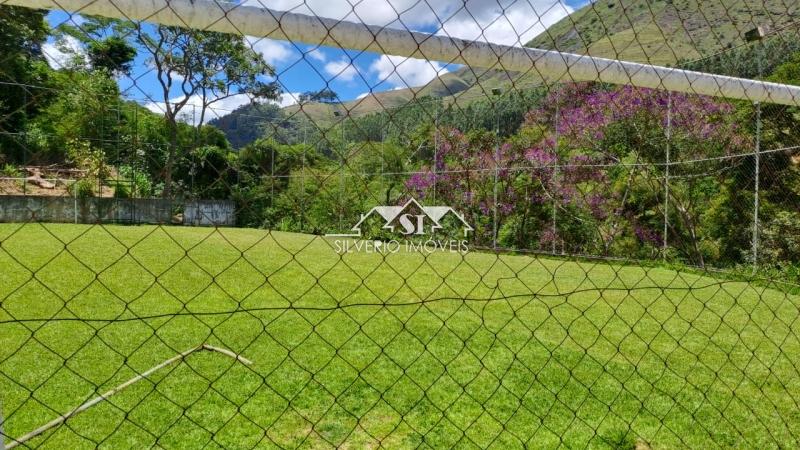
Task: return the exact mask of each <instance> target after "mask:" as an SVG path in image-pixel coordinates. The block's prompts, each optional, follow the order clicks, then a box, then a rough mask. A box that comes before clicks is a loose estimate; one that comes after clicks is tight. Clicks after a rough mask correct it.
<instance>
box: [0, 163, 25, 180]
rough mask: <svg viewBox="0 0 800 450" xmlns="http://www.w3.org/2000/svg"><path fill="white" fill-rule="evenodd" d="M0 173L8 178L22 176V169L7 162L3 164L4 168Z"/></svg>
mask: <svg viewBox="0 0 800 450" xmlns="http://www.w3.org/2000/svg"><path fill="white" fill-rule="evenodd" d="M0 175H2V176H4V177H7V178H21V177H22V171H21V170H19V169H18V168H17V166H15V165H13V164H5V165H3V168H2V170H0Z"/></svg>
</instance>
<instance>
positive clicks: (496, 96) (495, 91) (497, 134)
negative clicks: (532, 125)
mask: <svg viewBox="0 0 800 450" xmlns="http://www.w3.org/2000/svg"><path fill="white" fill-rule="evenodd" d="M502 94H503V91H502V90H501V89H498V88H495V89H492V95H494V101H493V102H492V112H493V113H494V120H495V143H494V189H493V192H492V195H493V197H494V208H493V211H492V213H493V215H494V217H493V218H492V219H493V222H494V225H493V227H492V230H493V231H492V248H493V249H497V231H498V230H497V227H498V219H497V198H498V192H497V187H498V186H497V184H498V183H499V180H500V166H499V162H500V113H499V111H498V110H497V102H498V101H499V99H500V96H501V95H502Z"/></svg>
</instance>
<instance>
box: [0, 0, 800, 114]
mask: <svg viewBox="0 0 800 450" xmlns="http://www.w3.org/2000/svg"><path fill="white" fill-rule="evenodd" d="M0 4H5V5H16V6H25V7H29V8H39V9H56V10H66V11H69V12H77V13H81V14H88V15H97V16H103V17H110V18H120V19H132V20H133V19H135V20H143V21H147V22H153V23H158V24H162V25H174V26H182V27H187V28H194V29H200V30H209V31H218V32H222V33H232V34H239V35H248V36H256V37H264V38H270V39H286V40H290V41H294V42H302V43H305V44H310V45H327V46H333V47H340V48H345V49H354V50H368V51H373V52H377V53H382V54H387V55H396V56H404V57H414V58H422V59H428V60H434V61H443V62H448V63H456V64H465V65H468V66H471V67H480V68H487V69H501V70H507V71H512V72H520V73H534V74H535V73H538V74H540V75H541V76H542V77H543V78H544V79H546V80H548V81H559V80H562V81H600V82H606V83H612V84H620V85H631V86H636V87H643V88H652V89H665V90H668V91H676V92H685V93H689V94H702V95H709V96H713V97H726V98H732V99H740V100H747V101H750V102H766V103H778V104H783V105H793V106H800V87H798V86H789V85H784V84H777V83H768V82H763V81H756V80H749V79H743V78H734V77H727V76H722V75H712V74H706V73H700V72H692V71H687V70H680V69H674V68H668V67H661V66H654V65H650V64H639V63H634V62H625V61H618V60H612V59H606V58H596V57H591V56H584V55H576V54H572V53H564V52H557V51H550V50H540V49H531V48H522V47H512V46H507V45H497V44H490V43H485V42H476V41H468V40H463V39H454V38H450V37H447V36H438V35H432V34H427V33H418V32H410V31H406V30H398V29H394V28H385V27H379V26H370V25H364V24H361V23H353V22H347V21H339V20H334V19H327V18H322V17H315V16H309V15H305V14H298V13H290V12H280V11H273V10H270V9H267V8H262V7H257V6H244V5H241V4H236V3H230V2H223V1H219V0H0Z"/></svg>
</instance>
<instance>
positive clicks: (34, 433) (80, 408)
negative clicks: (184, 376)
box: [0, 344, 253, 450]
mask: <svg viewBox="0 0 800 450" xmlns="http://www.w3.org/2000/svg"><path fill="white" fill-rule="evenodd" d="M198 350H208V351H211V352H216V353H221V354H223V355H225V356H228V357H230V358H233V359H235V360H236V361H239V362H241V363H243V364H246V365H248V366H249V365H252V364H253V362H252V361H250V360H249V359H247V358H245V357H243V356H241V355H238V354H236V353H234V352H232V351H230V350H226V349H224V348H219V347H214V346H211V345H208V344H203V345H199V346H197V347H193V348H190V349H189V350H186V351H185V352H182V353H179V354H177V355H175V356H173V357H172V358H170V359H168V360H166V361H164V362H162V363H160V364H158V365H157V366H153V367H151V368H149V369H147V370H145V371H144V372H142V373H140V374H139V375H136V376H135V377H133V378H131V379H130V380H128V381H126V382H124V383H122V384H120V385H119V386H117V387H115V388H113V389H111V390H109V391H107V392H105V393H103V394H100V395H98V396H97V397H95V398H93V399H91V400H88V401H87V402H85V403H83V404H82V405H80V406H78V407H76V408H74V409H73V410H71V411H70V412H68V413H66V414H62V415H61V416H58V417H56V418H55V419H53V420H51V421H50V422H47V423H46V424H44V425H42V426H40V427H39V428H37V429H35V430H33V431H31V432H30V433H27V434H25V435H23V436H20V437H18V438H16V439H14V438H11V442H9V443H8V445H6V447H5V448H6V450H11V449H12V448H14V447H16V446H18V445H22V444H24V443H25V442H27V441H29V440H31V439H33V438H35V437H36V436H39V435H40V434H42V433H44V432H45V431H47V430H49V429H51V428H54V427H57V426H58V425H61V424H62V423H64V422H66V421H67V419H69V418H70V417H72V416H74V415H76V414H79V413H81V412H83V411H86V410H87V409H89V408H91V407H92V406H94V405H97V404H98V403H100V402H102V401H104V400H107V399H108V398H109V397H111V396H112V395H114V394H117V393H119V392H120V391H121V390H123V389H125V388H127V387H129V386H130V385H132V384H134V383H136V382H138V381H141V380H143V379H145V378H147V377H149V376H150V375H152V374H153V373H155V372H156V371H158V370H161V369H163V368H164V367H167V366H169V365H170V364H173V363H175V362H178V361H180V360H183V359H184V358H186V357H187V356H189V355H191V354H192V353H194V352H196V351H198ZM2 445H3V440H2V430H0V448H2Z"/></svg>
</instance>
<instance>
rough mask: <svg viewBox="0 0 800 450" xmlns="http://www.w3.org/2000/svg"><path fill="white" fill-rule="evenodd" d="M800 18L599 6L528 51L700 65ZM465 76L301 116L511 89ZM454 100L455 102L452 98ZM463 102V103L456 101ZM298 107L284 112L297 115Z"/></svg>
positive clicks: (747, 10)
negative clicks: (751, 35) (760, 31)
mask: <svg viewBox="0 0 800 450" xmlns="http://www.w3.org/2000/svg"><path fill="white" fill-rule="evenodd" d="M798 19H800V4H797V2H786V1H784V0H764V1H758V2H756V1H752V0H714V1H700V0H671V1H666V0H625V1H623V2H621V1H620V0H598V1H597V2H594V3H590V4H589V5H587V6H586V7H584V8H582V9H580V10H578V11H576V12H575V13H573V14H572V15H571V16H569V17H566V18H564V19H562V20H561V21H560V22H558V23H556V24H555V25H553V26H551V27H550V28H549V29H548V30H547V31H546V32H545V33H542V34H541V35H539V36H537V37H536V38H535V39H534V40H532V41H531V42H529V43H528V44H527V45H528V46H529V47H536V48H544V49H557V50H561V51H567V52H576V53H585V54H590V55H593V56H601V57H607V58H619V59H624V60H629V61H638V62H649V63H652V64H659V65H672V64H674V63H675V62H676V61H678V60H681V59H696V58H699V57H701V56H707V55H711V54H714V53H717V52H719V51H722V50H724V49H725V48H727V47H728V46H735V45H739V44H741V43H742V42H743V36H744V33H745V32H746V31H748V30H750V29H752V28H754V27H755V26H757V25H758V26H766V27H768V28H771V29H777V28H780V27H784V26H787V25H788V24H791V23H793V22H795V21H797V20H798ZM535 81H536V80H535V79H534V77H533V76H530V75H528V76H521V77H515V83H516V84H523V85H527V84H531V83H534V82H535ZM480 84H481V85H482V87H481V86H478V83H477V81H476V76H475V75H474V74H473V73H472V72H471V71H470V70H469V69H468V68H464V69H460V70H457V71H455V72H453V73H450V74H447V75H444V76H443V77H441V80H434V81H433V82H432V83H431V84H430V85H429V86H425V87H422V88H416V89H402V90H398V91H388V92H382V93H379V94H377V95H375V96H370V97H367V98H366V99H362V100H354V101H351V102H345V103H344V105H336V106H332V105H322V104H315V105H306V106H304V107H303V111H302V112H300V114H303V115H307V116H308V117H309V118H310V119H312V120H315V121H330V120H332V117H333V111H334V110H340V111H341V110H343V109H347V110H349V111H350V113H351V114H352V115H355V116H358V115H363V114H369V113H372V112H375V111H379V110H381V109H385V108H393V107H398V106H402V105H403V104H405V103H406V102H408V101H409V100H411V99H413V98H414V97H415V96H416V97H420V96H422V95H432V96H434V97H445V98H446V101H458V102H459V104H460V105H464V106H466V105H467V104H468V103H469V102H470V101H472V100H473V99H474V98H478V97H479V96H480V94H481V92H484V91H489V90H491V88H492V87H494V86H504V87H506V88H507V87H508V85H509V82H508V77H507V76H506V75H505V74H502V73H498V72H489V73H487V74H486V75H484V76H481V77H480ZM454 94H456V96H455V97H454ZM458 96H461V97H462V98H463V100H460V101H459V100H457V98H458ZM298 109H299V108H298V107H290V108H288V109H287V111H288V112H290V113H296V112H297V111H298Z"/></svg>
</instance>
